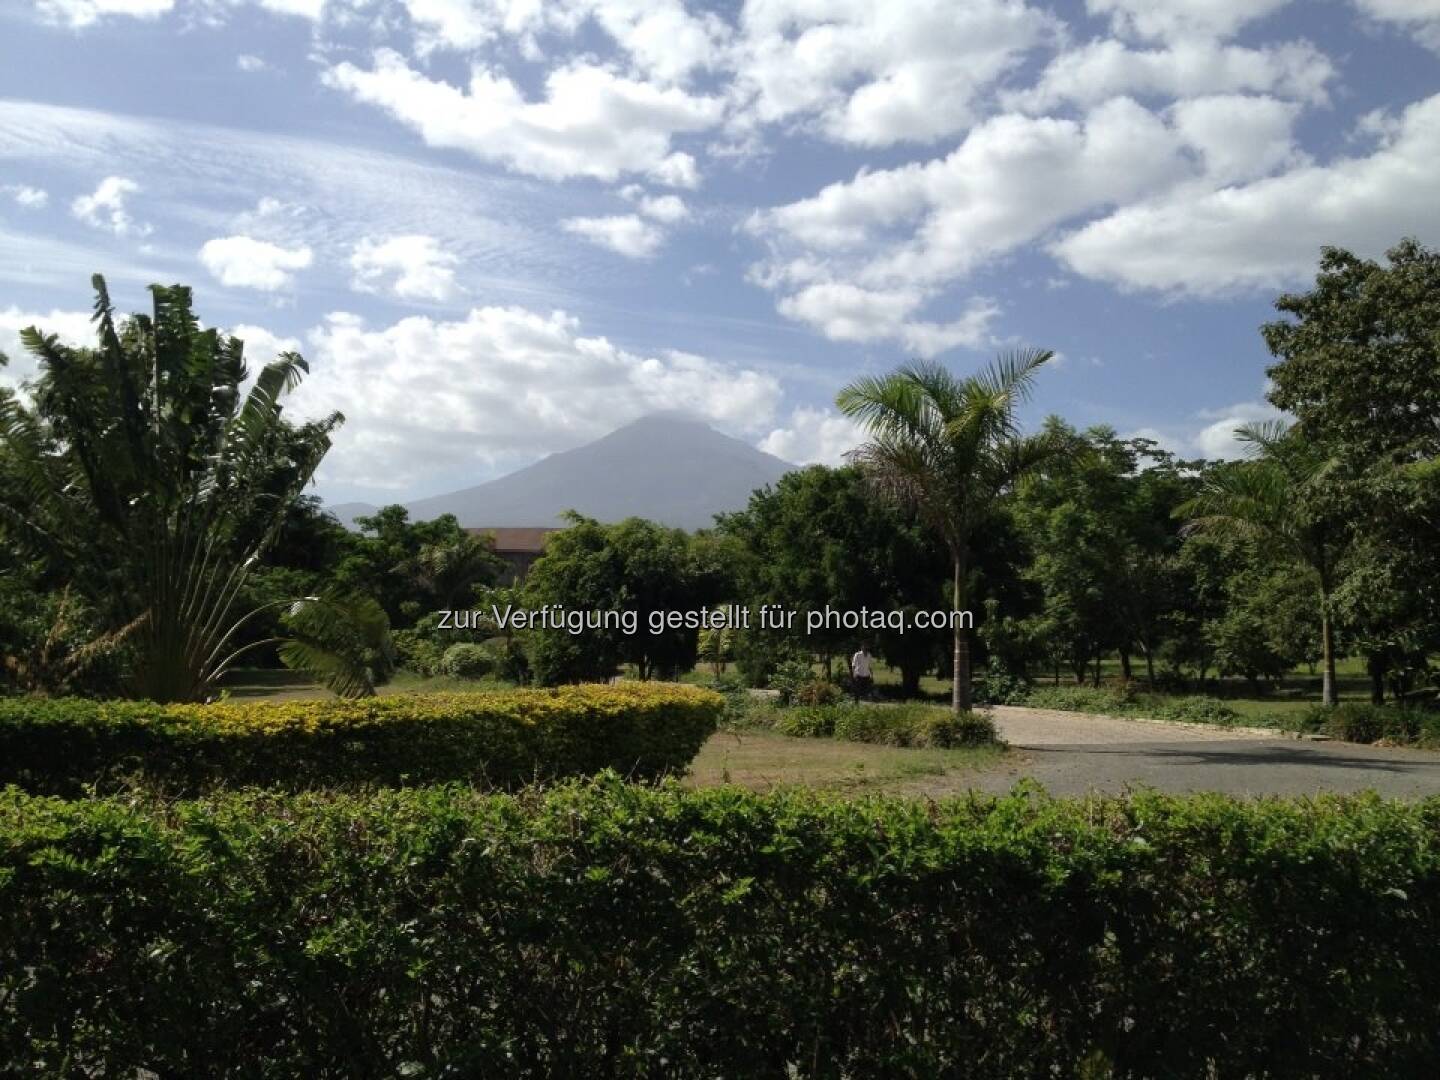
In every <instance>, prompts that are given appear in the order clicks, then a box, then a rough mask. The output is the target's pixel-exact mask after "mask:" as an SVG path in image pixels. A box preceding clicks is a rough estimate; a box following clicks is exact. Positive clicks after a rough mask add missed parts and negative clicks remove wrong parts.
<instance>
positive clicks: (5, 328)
mask: <svg viewBox="0 0 1440 1080" xmlns="http://www.w3.org/2000/svg"><path fill="white" fill-rule="evenodd" d="M90 318H91V313H90V312H88V311H62V310H60V309H58V308H57V309H54V310H51V311H50V312H48V313H41V312H34V311H22V310H21V309H20V308H18V307H14V306H11V307H6V308H0V353H4V354H5V356H6V357H8V358H9V361H10V362H9V364H7V365H6V366H4V367H0V386H9V387H12V388H18V387H19V386H20V384H21V383H22V382H24V381H25V380H27V379H32V378H34V377H35V375H36V374H37V373H38V370H39V369H38V367H37V364H36V361H35V358H34V357H33V356H31V355H30V353H29V352H28V351H27V350H26V349H25V348H24V347H23V346H22V345H21V344H20V331H21V330H24V329H25V328H26V327H27V326H33V327H35V328H36V329H37V330H39V331H40V332H41V333H42V334H55V335H57V336H58V337H59V338H60V340H61V341H62V342H64V343H65V344H67V345H90V344H92V343H93V342H94V341H95V328H94V324H93V323H92V322H91V321H90Z"/></svg>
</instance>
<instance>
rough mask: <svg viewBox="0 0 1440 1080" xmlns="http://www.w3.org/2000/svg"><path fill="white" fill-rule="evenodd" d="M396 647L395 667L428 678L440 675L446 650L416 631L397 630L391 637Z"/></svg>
mask: <svg viewBox="0 0 1440 1080" xmlns="http://www.w3.org/2000/svg"><path fill="white" fill-rule="evenodd" d="M391 642H392V644H393V645H394V646H395V666H396V667H397V668H402V669H403V670H405V671H413V672H415V674H417V675H424V676H426V677H427V678H428V677H429V676H431V675H435V674H438V673H439V670H440V660H441V658H442V657H443V656H444V655H445V653H444V650H442V649H441V647H440V646H439V645H437V644H435V642H433V641H431V640H430V639H429V638H426V637H424V636H423V635H421V634H419V633H416V632H415V631H414V630H397V631H395V633H394V634H392V635H391Z"/></svg>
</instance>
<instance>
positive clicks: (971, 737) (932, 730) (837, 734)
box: [772, 702, 998, 747]
mask: <svg viewBox="0 0 1440 1080" xmlns="http://www.w3.org/2000/svg"><path fill="white" fill-rule="evenodd" d="M772 715H773V717H774V720H773V726H774V729H775V730H776V731H778V732H780V734H782V735H794V736H799V737H802V738H829V737H832V736H833V737H834V738H837V739H844V740H846V741H848V742H863V743H875V744H878V745H881V746H940V747H947V746H980V745H985V744H990V743H994V742H996V741H997V739H998V736H997V734H996V731H995V724H994V722H993V721H992V720H991V719H990V718H989V717H988V716H985V715H983V714H981V713H965V714H964V715H962V716H960V717H956V716H955V714H954V713H952V712H950V711H949V710H948V709H942V708H939V707H937V706H934V705H920V704H902V705H868V704H852V703H849V702H846V703H844V704H836V705H813V706H805V705H799V706H793V707H791V708H788V709H776V710H774V712H773V714H772Z"/></svg>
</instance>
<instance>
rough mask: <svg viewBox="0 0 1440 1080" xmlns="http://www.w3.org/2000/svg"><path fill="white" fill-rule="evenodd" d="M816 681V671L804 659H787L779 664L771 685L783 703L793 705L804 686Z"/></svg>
mask: <svg viewBox="0 0 1440 1080" xmlns="http://www.w3.org/2000/svg"><path fill="white" fill-rule="evenodd" d="M814 681H815V672H814V670H813V669H812V668H811V667H810V664H809V663H808V662H807V661H804V660H785V661H782V662H781V663H779V664H777V665H776V667H775V671H774V674H772V675H771V676H770V682H769V686H770V689H771V690H774V691H775V693H776V694H778V695H779V701H780V704H781V705H793V704H795V702H796V701H797V700H798V698H799V695H800V691H801V689H802V688H804V687H806V686H809V685H810V684H811V683H812V682H814Z"/></svg>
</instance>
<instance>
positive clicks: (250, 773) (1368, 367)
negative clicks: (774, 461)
mask: <svg viewBox="0 0 1440 1080" xmlns="http://www.w3.org/2000/svg"><path fill="white" fill-rule="evenodd" d="M1437 281H1440V255H1437V254H1436V253H1432V252H1428V251H1426V250H1425V249H1423V248H1421V247H1419V246H1418V245H1415V244H1413V243H1410V242H1406V243H1404V244H1401V245H1400V246H1399V247H1397V248H1396V249H1394V250H1393V251H1392V252H1391V253H1390V255H1389V262H1388V264H1387V265H1384V266H1382V265H1379V264H1376V263H1368V262H1364V261H1362V260H1359V259H1357V258H1356V257H1354V256H1352V255H1349V254H1348V253H1346V252H1341V251H1336V250H1332V251H1328V252H1327V253H1326V256H1325V259H1324V261H1323V262H1322V265H1321V268H1320V274H1319V276H1318V278H1317V281H1316V287H1315V289H1314V291H1313V292H1310V293H1306V294H1299V295H1287V296H1282V297H1281V298H1280V299H1279V301H1278V302H1277V307H1278V308H1279V310H1280V312H1281V313H1282V315H1284V316H1286V318H1284V319H1282V320H1281V321H1279V322H1276V323H1271V324H1267V326H1266V327H1264V328H1263V333H1264V335H1265V339H1266V342H1267V344H1268V345H1269V347H1270V349H1271V351H1272V352H1273V354H1274V355H1275V357H1276V363H1275V365H1274V366H1272V367H1271V368H1270V369H1269V372H1268V375H1269V378H1270V380H1271V386H1272V389H1271V397H1272V400H1273V401H1274V403H1275V404H1276V405H1277V406H1278V407H1280V408H1282V409H1284V410H1286V412H1287V413H1289V414H1290V415H1291V416H1293V417H1294V418H1295V419H1294V422H1293V423H1292V424H1291V425H1289V426H1284V425H1260V426H1256V427H1253V428H1250V429H1247V430H1246V431H1245V438H1246V439H1247V440H1248V445H1249V446H1250V449H1251V451H1252V452H1251V454H1250V456H1249V457H1247V458H1245V459H1243V460H1240V461H1185V460H1180V459H1178V458H1176V457H1175V456H1174V455H1172V454H1170V453H1169V452H1167V451H1165V450H1164V449H1162V448H1161V447H1159V446H1157V445H1156V444H1155V443H1154V442H1152V441H1150V440H1147V439H1144V438H1138V437H1136V438H1122V437H1120V436H1119V435H1117V434H1116V433H1115V432H1114V431H1112V430H1109V429H1103V428H1099V429H1091V430H1088V431H1076V430H1075V429H1073V428H1072V427H1070V426H1069V425H1067V424H1065V423H1064V422H1063V421H1062V420H1060V419H1058V418H1052V419H1050V420H1048V421H1046V422H1045V423H1044V424H1043V425H1042V426H1041V427H1040V428H1039V430H1037V431H1034V432H1031V433H1025V432H1022V431H1021V430H1020V427H1019V424H1018V421H1017V419H1016V410H1017V408H1018V406H1019V404H1020V403H1021V402H1022V401H1023V400H1024V398H1025V395H1026V392H1027V390H1028V387H1029V386H1030V384H1031V381H1032V380H1033V378H1034V376H1035V373H1036V372H1037V371H1038V370H1040V369H1041V368H1042V367H1043V365H1045V364H1046V363H1048V362H1050V361H1051V355H1050V354H1049V353H1046V352H1044V351H1022V352H1016V353H1012V354H1007V355H1004V356H1002V357H1000V358H999V359H997V360H996V362H995V363H994V364H993V365H991V366H990V367H989V368H987V369H985V370H983V371H981V372H979V373H977V374H975V375H971V376H967V377H960V376H957V375H955V374H953V373H951V372H950V371H948V370H947V369H945V368H943V367H941V366H939V365H935V364H926V363H916V364H912V365H909V366H906V367H903V368H901V369H899V370H897V371H896V372H893V373H891V374H889V375H886V376H881V377H873V378H864V379H859V380H856V381H855V382H853V383H851V384H850V385H849V386H847V387H846V388H845V389H844V390H843V391H842V392H841V394H840V396H839V398H838V405H839V407H840V408H841V409H842V411H844V412H845V413H847V414H848V415H849V416H850V417H852V418H853V419H855V420H856V422H857V423H859V424H860V425H861V426H862V427H863V428H864V430H865V431H866V432H867V433H868V440H869V441H867V442H866V443H865V444H864V445H863V446H862V447H861V449H860V450H859V451H858V452H857V453H856V454H855V455H854V458H853V460H852V462H851V463H850V464H848V465H846V466H845V467H842V468H825V467H818V466H817V467H811V468H808V469H801V470H796V471H795V472H793V473H790V474H787V475H786V476H785V477H784V478H783V479H782V480H781V481H780V482H779V483H777V484H775V485H773V486H771V487H769V488H765V489H762V490H760V491H757V492H756V493H755V494H754V495H753V497H752V498H751V500H750V502H749V505H748V506H747V507H745V508H744V509H742V510H738V511H736V512H735V513H733V514H730V515H724V516H722V517H721V518H720V519H719V520H717V522H716V524H715V526H714V528H711V529H705V530H700V531H698V532H695V533H687V532H685V531H682V530H678V529H671V528H666V527H664V526H662V525H659V524H657V523H654V522H649V521H643V520H638V519H631V520H628V521H624V522H618V523H602V522H598V521H593V520H589V519H586V518H583V517H580V516H578V515H572V517H571V520H570V523H569V527H568V528H566V529H564V530H563V531H560V532H557V533H555V534H553V535H552V536H551V537H550V539H549V541H548V543H547V547H546V549H545V551H544V553H543V554H542V555H541V556H540V557H539V558H538V559H537V560H536V561H535V563H534V565H533V567H532V568H531V569H530V570H529V572H528V573H527V574H526V575H525V576H524V577H523V579H521V580H519V581H513V582H509V583H502V580H503V578H502V573H501V571H502V569H503V567H502V565H501V563H500V561H499V560H498V558H497V557H496V555H495V553H494V551H493V549H492V547H491V545H490V543H489V541H488V539H487V538H486V537H485V536H483V535H476V534H475V533H472V532H469V531H467V530H466V529H465V528H463V527H461V525H460V523H459V522H457V521H456V520H455V519H454V518H440V519H437V520H434V521H422V522H417V521H412V520H410V518H409V516H408V514H407V513H406V511H405V510H404V509H403V508H402V507H399V506H392V507H387V508H385V509H383V510H381V511H379V512H378V513H376V514H375V515H373V516H371V517H368V518H363V519H361V520H360V521H359V522H358V528H357V529H355V530H353V531H352V530H349V529H347V528H344V527H342V526H341V524H340V523H339V522H337V521H336V520H335V519H334V518H332V517H330V516H329V515H327V514H326V513H325V512H324V509H323V506H322V505H321V504H320V503H319V502H318V500H316V499H314V498H313V497H310V496H307V495H306V494H305V492H306V489H307V487H308V485H309V484H310V482H311V481H312V479H313V477H314V475H315V471H316V469H317V468H318V467H319V465H320V463H321V461H322V460H323V459H324V457H325V455H326V453H327V452H328V450H329V447H330V439H331V435H332V433H333V432H334V430H335V429H336V427H337V426H338V425H339V424H340V423H342V418H341V417H340V416H339V415H338V414H336V415H332V416H329V417H326V418H323V419H319V420H310V421H305V422H292V421H291V419H290V418H289V416H288V415H287V413H286V412H285V399H286V397H287V395H288V394H289V393H290V392H291V391H292V390H293V389H294V388H295V386H296V385H297V384H298V382H299V381H300V380H301V379H302V378H303V377H304V375H305V373H306V365H305V361H304V360H303V359H302V358H301V357H300V356H299V355H297V354H294V353H287V354H283V355H281V356H279V357H277V358H275V359H273V360H271V361H269V362H268V363H266V364H265V365H264V366H263V367H261V368H260V369H259V370H258V371H256V372H254V373H252V372H251V371H250V369H249V367H248V363H247V358H246V356H245V352H244V344H243V342H241V341H239V340H238V339H236V338H233V337H228V336H226V335H224V334H222V333H220V332H219V331H217V330H216V329H214V328H210V327H206V326H205V325H204V324H203V322H202V321H201V320H200V319H199V317H198V316H197V314H196V312H195V311H194V308H193V301H192V296H191V294H190V292H189V290H188V289H185V288H183V287H180V286H173V287H159V286H156V287H154V288H153V289H152V294H153V307H152V310H151V311H150V312H149V313H146V314H142V315H134V316H131V317H128V318H125V317H121V316H120V315H118V314H117V313H116V312H115V311H114V310H113V307H112V305H111V302H110V300H109V296H108V293H107V291H106V289H105V285H104V282H103V280H101V279H99V278H98V277H97V278H96V279H95V283H94V284H95V288H96V294H97V300H96V308H95V327H96V336H95V344H94V345H93V346H91V347H85V348H78V347H71V346H67V345H65V344H63V343H61V342H60V341H59V340H58V339H57V338H55V337H53V336H48V335H46V334H45V333H43V332H42V331H41V330H38V329H36V330H30V331H27V332H26V333H25V335H24V344H25V346H26V348H28V349H29V350H30V351H31V352H32V353H33V354H34V355H35V357H36V359H37V362H38V364H39V375H38V376H37V377H36V379H35V380H33V381H32V382H31V383H30V384H29V385H27V386H26V387H25V388H24V389H23V391H21V392H18V393H17V392H14V391H11V390H9V389H6V388H3V387H0V543H3V552H4V562H3V564H0V662H3V668H0V789H3V793H0V913H3V914H0V1073H3V1074H5V1075H12V1074H13V1075H17V1076H18V1075H38V1076H54V1077H69V1076H121V1075H124V1076H135V1075H153V1076H191V1075H205V1076H254V1075H267V1076H317V1077H327V1076H333V1077H369V1076H374V1077H382V1076H384V1077H389V1076H397V1075H403V1076H408V1077H428V1076H437V1077H438V1076H456V1075H466V1076H469V1075H480V1076H485V1075H497V1076H556V1075H568V1076H617V1077H618V1076H627V1077H628V1076H637V1075H638V1076H650V1075H654V1076H673V1075H685V1076H689V1075H722V1076H750V1075H803V1076H816V1077H829V1076H833V1077H853V1076H877V1075H884V1076H889V1075H896V1076H916V1077H921V1076H935V1075H951V1074H964V1075H983V1076H1007V1077H1008V1076H1036V1075H1075V1076H1086V1077H1107V1076H1114V1077H1122V1076H1137V1077H1138V1076H1157V1075H1176V1076H1231V1075H1243V1076H1261V1075H1263V1076H1295V1077H1309V1076H1315V1075H1321V1074H1324V1075H1355V1076H1398V1075H1428V1074H1429V1073H1431V1072H1433V1070H1434V1067H1435V1063H1436V1062H1437V1061H1440V798H1435V799H1418V800H1386V799H1382V798H1379V797H1378V796H1375V795H1373V794H1362V795H1352V796H1344V797H1342V796H1335V795H1327V794H1317V795H1316V796H1314V797H1311V798H1302V799H1278V798H1255V799H1234V798H1227V797H1222V796H1219V795H1208V794H1200V795H1189V796H1174V795H1165V794H1162V793H1159V792H1153V791H1137V792H1132V793H1130V794H1127V795H1125V796H1123V797H1106V796H1100V795H1094V796H1091V797H1087V798H1081V799H1057V798H1053V797H1051V796H1050V795H1049V794H1048V793H1047V792H1045V791H1044V790H1043V789H1041V788H1040V787H1038V786H1037V785H1034V784H1028V783H1022V784H1020V785H1018V786H1017V787H1016V788H1015V789H1014V790H1013V791H1011V792H1010V793H1009V794H1007V795H993V794H981V793H979V792H978V791H970V792H969V793H968V794H964V795H960V796H957V797H951V798H945V799H940V800H935V799H930V798H920V797H910V796H909V795H907V793H908V792H911V791H912V787H911V786H910V785H911V782H912V781H914V780H915V779H916V778H917V777H923V776H927V775H941V774H946V775H954V776H957V777H959V778H961V780H962V781H963V778H964V777H965V776H967V775H969V774H970V773H972V772H980V771H984V770H987V769H992V768H994V767H996V766H997V765H999V764H1001V763H1004V762H1005V761H1007V760H1009V755H1010V754H1011V751H1010V750H1009V749H1007V747H1006V746H1005V745H1004V744H1003V742H1002V741H1001V740H1000V739H999V738H998V736H997V730H996V724H995V716H996V715H997V714H998V713H1000V712H1001V711H1002V710H1004V709H1005V708H1012V707H1022V708H1023V707H1029V708H1038V709H1046V710H1054V711H1058V712H1061V713H1063V714H1064V715H1065V716H1066V717H1067V722H1068V718H1069V717H1070V716H1073V718H1074V723H1075V724H1076V725H1084V724H1085V723H1086V714H1100V715H1104V716H1108V717H1121V718H1124V717H1144V718H1147V719H1154V720H1166V721H1171V722H1174V723H1181V724H1200V725H1211V726H1214V727H1217V728H1226V727H1236V726H1258V727H1271V728H1274V729H1276V730H1277V731H1278V730H1284V731H1289V732H1293V733H1308V734H1324V735H1328V736H1330V737H1331V738H1334V739H1338V740H1347V741H1351V742H1356V743H1389V744H1393V745H1400V746H1407V747H1416V748H1421V749H1417V750H1416V753H1420V752H1421V751H1422V750H1423V748H1426V747H1434V746H1440V712H1437V705H1436V693H1437V690H1436V686H1437V684H1436V672H1435V667H1434V664H1433V661H1434V658H1435V656H1436V655H1440V563H1437V559H1440V543H1437V540H1440V534H1437V532H1436V528H1437V522H1440V469H1437V467H1436V463H1437V461H1440V358H1437V355H1436V343H1435V339H1434V327H1435V325H1437V317H1440V288H1437V285H1436V282H1437ZM1360 315H1363V316H1364V318H1363V319H1360V318H1359V316H1360ZM1357 320H1358V321H1357ZM1356 325H1361V326H1363V327H1364V328H1365V332H1364V333H1360V332H1358V331H1356V330H1355V327H1356ZM1337 342H1343V346H1342V345H1341V344H1336V343H1337ZM555 605H559V606H563V607H565V608H568V609H570V610H581V611H596V612H606V611H611V612H614V611H621V610H624V611H631V612H635V613H637V615H638V619H639V623H640V624H641V625H642V626H643V625H645V624H646V623H647V618H646V616H647V614H648V613H651V612H661V611H686V610H688V611H702V612H703V611H708V610H712V609H715V608H719V607H722V606H726V605H740V606H746V607H751V608H756V607H759V606H761V605H775V606H778V607H781V608H784V609H787V610H794V611H799V612H804V611H815V610H820V609H822V608H824V607H827V606H829V607H833V608H836V609H844V610H859V609H861V608H869V609H872V610H873V609H883V610H889V611H900V612H916V611H935V610H943V611H947V612H949V611H970V612H972V613H973V614H974V615H975V619H974V626H973V629H972V628H971V626H970V625H969V623H968V622H966V621H959V620H957V621H956V622H955V624H954V626H953V627H950V628H946V629H942V630H933V629H928V628H927V629H924V630H921V629H916V628H914V626H913V624H912V625H911V626H910V628H909V629H905V630H901V629H899V628H898V627H899V626H900V625H903V624H902V623H901V622H900V621H898V620H897V622H896V624H895V626H893V627H892V626H890V625H887V626H885V627H884V628H881V629H877V630H875V632H874V633H873V634H871V636H870V638H869V640H868V641H867V642H866V644H868V645H871V646H873V648H874V653H875V659H874V683H873V686H872V685H870V684H869V683H868V681H861V680H859V679H856V678H853V677H852V669H851V657H852V654H853V653H854V652H855V651H856V650H857V648H859V647H860V645H861V642H860V641H858V640H856V635H855V634H854V633H853V632H848V631H844V630H843V629H834V628H822V629H820V630H819V631H818V632H817V633H814V634H809V635H801V634H795V633H789V632H785V631H783V630H778V629H775V628H759V627H756V628H754V629H751V628H745V629H740V630H736V629H733V628H730V627H726V626H720V625H715V626H711V627H706V628H703V629H699V628H696V627H695V626H693V625H686V624H685V623H684V622H683V621H681V622H678V623H677V624H676V625H668V624H666V625H662V626H661V629H660V630H659V632H654V633H636V634H629V633H626V632H625V631H624V629H623V625H622V624H620V623H619V621H618V620H612V621H610V622H608V623H606V622H601V623H600V624H598V625H597V626H596V627H595V628H594V629H592V630H587V631H586V632H584V633H580V634H575V633H570V632H568V631H566V630H565V629H564V628H563V627H547V626H543V625H541V626H533V627H525V628H517V627H515V626H513V625H511V624H509V623H506V622H502V621H499V620H495V621H492V622H488V623H487V621H486V620H485V619H484V618H480V619H478V620H469V621H467V624H466V625H465V626H464V628H463V629H461V628H455V627H454V626H453V625H452V624H449V622H448V620H446V619H445V617H444V616H445V613H446V612H450V611H454V610H461V609H465V610H476V611H480V612H484V611H486V610H488V609H491V608H492V607H493V608H499V609H502V610H503V609H505V608H507V607H513V608H529V609H540V608H544V607H547V606H555ZM857 670H859V669H857Z"/></svg>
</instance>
